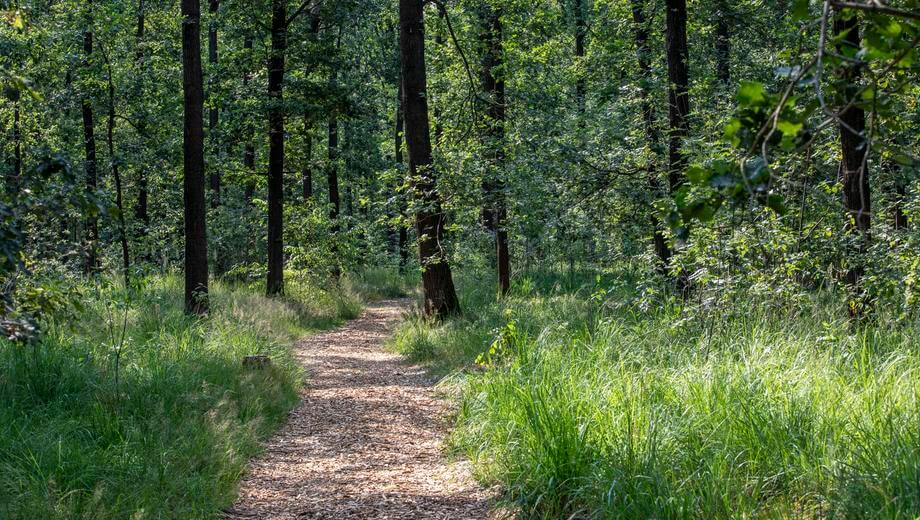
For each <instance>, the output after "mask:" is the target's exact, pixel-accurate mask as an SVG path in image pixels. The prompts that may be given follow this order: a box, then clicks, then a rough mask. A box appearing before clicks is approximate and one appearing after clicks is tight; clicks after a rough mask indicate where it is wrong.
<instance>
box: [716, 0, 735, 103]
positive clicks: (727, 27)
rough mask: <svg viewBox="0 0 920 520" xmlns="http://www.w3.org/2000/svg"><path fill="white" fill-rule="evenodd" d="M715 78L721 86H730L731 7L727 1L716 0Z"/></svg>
mask: <svg viewBox="0 0 920 520" xmlns="http://www.w3.org/2000/svg"><path fill="white" fill-rule="evenodd" d="M715 7H716V42H715V44H716V78H718V80H719V83H721V84H722V86H728V85H730V84H731V77H732V76H731V16H732V14H731V7H730V6H729V2H728V0H716V6H715Z"/></svg>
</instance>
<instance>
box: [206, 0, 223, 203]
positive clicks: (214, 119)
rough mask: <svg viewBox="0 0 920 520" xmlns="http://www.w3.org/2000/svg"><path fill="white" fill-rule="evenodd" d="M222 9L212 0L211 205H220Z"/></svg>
mask: <svg viewBox="0 0 920 520" xmlns="http://www.w3.org/2000/svg"><path fill="white" fill-rule="evenodd" d="M219 9H220V0H211V2H210V6H209V9H208V12H209V13H210V14H211V23H210V24H209V25H208V65H209V66H210V67H209V71H208V83H209V84H210V90H211V92H210V97H211V100H210V101H211V109H210V110H209V112H208V138H209V139H210V141H211V149H212V150H213V151H214V155H215V157H212V160H211V163H210V164H209V165H208V166H209V169H210V172H209V173H210V184H211V207H215V208H216V207H217V206H219V205H220V180H221V179H220V168H219V167H218V166H219V163H220V146H221V145H220V143H219V142H218V135H217V125H218V123H219V121H220V110H219V108H218V107H217V106H216V105H217V101H216V99H215V98H216V97H217V96H215V95H214V90H215V89H216V88H217V84H218V81H220V78H219V77H218V75H217V63H218V62H217V20H216V18H217V13H218V11H219Z"/></svg>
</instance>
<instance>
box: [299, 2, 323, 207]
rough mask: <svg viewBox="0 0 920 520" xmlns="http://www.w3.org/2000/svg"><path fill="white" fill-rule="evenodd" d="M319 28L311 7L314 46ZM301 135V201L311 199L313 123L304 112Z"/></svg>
mask: <svg viewBox="0 0 920 520" xmlns="http://www.w3.org/2000/svg"><path fill="white" fill-rule="evenodd" d="M319 26H320V17H319V4H317V5H315V6H313V8H312V9H311V10H310V41H311V43H313V44H315V43H316V41H317V39H318V36H319ZM309 73H310V72H309V70H308V71H307V72H306V74H305V77H306V76H308V75H309ZM303 134H304V144H305V148H306V149H305V150H304V163H303V171H302V172H301V174H302V181H303V200H304V202H306V201H307V200H309V199H311V198H313V121H312V119H311V118H310V114H309V113H307V112H304V114H303Z"/></svg>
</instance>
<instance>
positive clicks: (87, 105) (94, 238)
mask: <svg viewBox="0 0 920 520" xmlns="http://www.w3.org/2000/svg"><path fill="white" fill-rule="evenodd" d="M88 4H89V5H88V6H87V8H88V9H92V3H91V2H89V3H88ZM88 23H89V26H88V27H87V29H86V31H84V32H83V53H84V58H85V60H86V66H87V68H89V62H90V59H91V57H92V55H93V31H92V29H91V28H90V27H91V26H92V16H90V19H89V20H88ZM83 148H84V151H85V154H86V163H85V165H86V166H85V170H86V192H87V194H88V195H90V196H95V194H96V188H97V185H98V174H97V169H96V134H95V122H94V120H93V105H92V102H91V100H90V99H89V98H88V97H87V96H86V94H85V93H84V96H83ZM85 225H86V237H84V250H85V255H86V260H85V261H86V263H85V266H84V268H85V271H86V273H87V274H91V273H93V272H95V271H96V270H97V269H98V268H99V258H98V253H97V245H98V244H97V243H98V242H99V219H98V217H96V216H95V215H91V216H88V217H87V218H86V224H85Z"/></svg>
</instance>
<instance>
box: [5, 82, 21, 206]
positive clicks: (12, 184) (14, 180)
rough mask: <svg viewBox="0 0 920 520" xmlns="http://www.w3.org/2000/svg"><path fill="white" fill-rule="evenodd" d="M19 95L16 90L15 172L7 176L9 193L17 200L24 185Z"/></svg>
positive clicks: (14, 108) (14, 121) (14, 129)
mask: <svg viewBox="0 0 920 520" xmlns="http://www.w3.org/2000/svg"><path fill="white" fill-rule="evenodd" d="M19 96H21V93H20V92H19V91H16V101H15V104H14V105H13V173H12V175H10V176H9V177H8V178H7V183H6V187H7V193H9V194H10V196H11V197H12V198H13V200H17V197H18V196H19V189H20V187H21V185H22V128H21V126H20V124H21V123H20V121H19Z"/></svg>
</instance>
